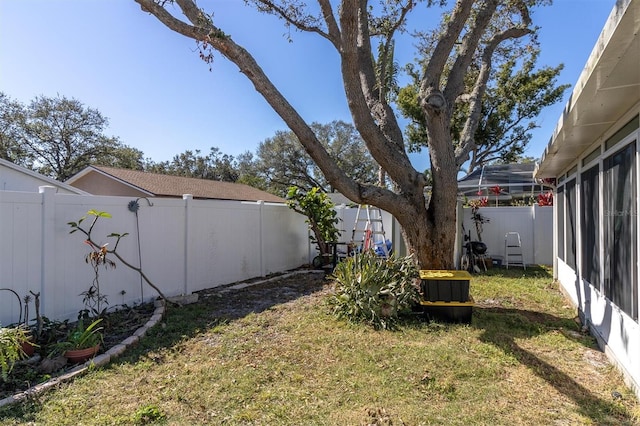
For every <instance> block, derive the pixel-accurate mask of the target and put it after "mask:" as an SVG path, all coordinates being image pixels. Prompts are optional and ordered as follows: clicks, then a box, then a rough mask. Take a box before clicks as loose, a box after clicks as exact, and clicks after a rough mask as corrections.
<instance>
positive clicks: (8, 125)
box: [0, 92, 33, 168]
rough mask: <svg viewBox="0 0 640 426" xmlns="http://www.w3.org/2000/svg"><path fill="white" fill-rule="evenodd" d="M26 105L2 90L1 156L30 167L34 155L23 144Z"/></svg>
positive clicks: (0, 108) (0, 104) (0, 94)
mask: <svg viewBox="0 0 640 426" xmlns="http://www.w3.org/2000/svg"><path fill="white" fill-rule="evenodd" d="M24 113H25V111H24V106H23V105H22V104H21V103H20V102H17V101H15V100H12V99H11V98H9V96H7V95H6V94H5V93H3V92H0V158H2V159H4V160H7V161H11V162H12V163H15V164H18V165H21V166H25V167H28V168H30V167H31V164H32V163H33V158H32V156H31V155H30V154H29V153H28V152H27V151H26V150H25V149H24V147H23V146H22V145H21V137H22V131H21V130H22V127H21V123H22V122H23V121H24Z"/></svg>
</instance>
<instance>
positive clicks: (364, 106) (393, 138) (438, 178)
mask: <svg viewBox="0 0 640 426" xmlns="http://www.w3.org/2000/svg"><path fill="white" fill-rule="evenodd" d="M135 1H136V2H137V3H139V4H140V5H141V7H142V9H143V10H144V11H147V12H149V13H151V14H152V15H153V16H155V17H156V18H157V19H158V20H159V21H160V22H161V23H162V24H164V25H165V26H167V27H168V28H170V29H171V30H173V31H175V32H177V33H179V34H182V35H183V36H186V37H189V38H192V39H194V40H196V41H197V42H198V44H199V45H200V47H201V48H202V49H204V52H203V51H201V55H202V56H203V58H205V59H209V58H211V56H210V55H211V54H212V53H213V51H217V52H219V53H220V54H221V55H222V56H224V57H225V58H227V59H228V60H229V61H231V62H233V63H234V64H235V65H236V66H238V68H239V69H240V72H242V73H243V74H244V75H246V76H247V78H248V79H249V80H251V82H252V84H253V85H254V87H255V88H256V90H257V91H258V92H259V93H260V94H261V95H262V96H263V97H264V99H265V100H266V101H267V103H268V104H269V105H270V106H271V107H272V108H273V109H274V110H275V111H276V113H277V114H279V116H280V117H281V118H282V119H283V120H284V122H285V123H286V124H287V126H288V127H289V128H290V129H291V130H292V131H293V132H294V133H295V134H296V136H297V138H298V140H299V141H300V143H301V144H302V145H303V146H304V148H305V150H306V151H307V152H308V153H309V155H310V156H311V158H312V159H313V160H314V162H315V163H316V164H317V165H318V167H320V169H321V170H322V171H323V173H324V175H325V177H326V179H327V181H328V182H329V183H330V184H331V185H332V186H333V187H334V188H337V189H338V190H339V191H340V192H342V193H343V194H344V195H346V196H347V197H348V198H349V199H351V200H353V201H354V202H357V203H362V204H372V205H376V206H378V207H380V208H382V209H384V210H386V211H388V212H390V213H391V214H393V216H395V218H396V219H397V220H398V222H399V223H400V225H401V226H402V229H403V235H404V239H405V242H406V244H407V246H408V247H409V249H410V250H411V251H412V252H415V254H416V258H417V261H418V263H419V266H420V267H421V268H431V269H451V268H452V267H453V265H454V259H453V253H454V245H455V233H456V225H455V224H456V198H457V179H456V178H457V173H458V170H459V167H460V165H461V164H463V163H464V162H465V161H467V160H468V158H469V154H470V153H471V152H472V151H473V149H474V143H475V142H474V134H475V133H476V129H477V127H478V123H479V121H480V117H481V116H482V111H481V110H482V98H483V95H484V93H485V90H486V87H487V82H488V81H489V79H490V76H491V71H492V59H493V57H494V54H495V53H496V50H497V49H499V48H503V49H504V48H508V45H509V44H510V43H517V42H518V40H519V39H521V38H527V37H526V36H528V35H531V34H533V33H534V31H535V29H534V28H533V27H532V26H531V19H530V8H532V7H534V6H537V5H539V4H541V3H548V2H549V1H548V0H457V1H455V2H453V1H452V2H446V1H442V3H452V5H451V10H450V12H449V13H448V14H447V15H446V19H445V20H444V21H443V22H444V24H443V26H442V28H441V29H439V30H440V31H438V36H437V37H435V38H434V40H433V46H431V47H430V51H429V57H428V60H427V61H426V62H425V64H424V68H423V69H422V70H421V75H420V79H419V92H418V99H419V105H420V108H421V111H422V114H423V115H424V119H425V120H424V121H425V128H426V133H427V138H428V142H429V157H430V161H431V174H432V185H433V186H432V193H431V197H430V198H429V199H428V200H426V199H425V186H426V179H425V176H424V174H423V173H420V172H418V171H417V170H415V168H414V167H413V166H412V164H411V162H410V161H409V157H408V155H407V146H406V143H405V140H404V138H403V132H402V128H401V125H400V124H399V122H398V118H397V115H396V113H395V111H394V109H393V108H392V106H391V105H390V103H389V100H388V96H386V94H385V93H382V92H384V91H386V90H387V89H388V87H387V86H386V85H385V84H380V78H379V76H380V73H379V72H378V70H379V69H380V66H381V65H384V64H383V63H384V61H385V60H387V61H392V60H393V58H392V55H387V56H386V57H377V56H376V52H377V51H378V50H377V49H376V48H372V46H375V45H376V41H377V42H378V46H379V45H380V43H381V42H382V45H383V46H393V40H394V39H395V38H396V36H397V35H398V33H399V32H400V31H402V30H403V29H405V28H406V27H405V24H406V20H407V18H408V17H409V16H410V14H411V13H412V12H414V11H415V10H416V9H417V8H418V7H421V6H424V5H425V4H427V5H429V4H431V3H433V1H431V0H427V1H419V0H387V1H383V2H370V1H367V0H342V1H339V2H337V1H331V0H316V3H317V6H318V8H319V11H320V13H319V14H314V13H313V11H312V9H308V8H307V5H306V4H305V2H304V1H301V0H247V3H251V4H253V5H254V6H256V7H258V8H259V9H260V10H262V11H265V12H267V13H272V14H275V15H278V16H279V17H281V18H282V19H284V20H285V22H287V23H288V24H289V25H291V26H293V27H295V28H297V29H299V30H301V31H306V32H309V33H314V34H317V35H318V36H319V37H323V38H324V39H325V40H326V41H327V42H328V43H329V44H331V45H332V46H333V47H334V48H335V50H336V52H337V53H338V54H339V56H340V69H338V70H336V72H339V73H340V74H341V77H342V81H343V84H344V93H345V97H346V100H347V103H348V106H349V109H350V111H351V115H352V119H353V123H354V125H355V127H356V129H357V130H358V132H359V133H360V136H361V137H362V139H363V140H364V141H365V143H366V145H367V148H368V149H369V152H370V153H371V156H372V157H373V158H374V159H375V161H376V162H377V163H378V164H379V165H380V166H381V168H382V170H383V171H384V172H385V173H386V174H387V176H388V177H389V178H390V179H391V180H393V182H394V185H393V189H388V188H384V187H381V186H376V185H371V184H365V183H360V182H357V181H355V180H354V179H351V178H349V177H348V176H347V174H345V172H344V171H343V170H342V169H341V168H340V167H339V165H338V163H337V162H336V161H335V160H334V158H333V157H332V156H331V155H330V154H329V153H328V152H327V150H326V149H325V147H324V145H323V144H322V143H321V142H320V141H319V140H318V136H317V135H316V134H315V132H314V131H313V129H312V128H311V126H310V125H309V124H308V123H307V122H305V120H304V119H303V117H301V116H300V114H299V113H298V112H297V110H296V108H295V107H294V106H293V105H291V104H290V103H289V101H288V100H287V99H286V98H285V97H284V95H283V94H282V93H281V92H280V91H279V90H278V88H277V87H276V86H275V85H274V84H273V83H272V81H271V80H270V79H269V78H268V77H267V75H265V73H264V71H263V70H262V68H261V67H260V66H259V64H258V63H257V62H256V60H255V59H254V57H253V56H252V55H251V54H250V53H249V52H248V51H247V50H246V49H245V48H243V47H242V46H240V45H238V44H237V43H236V42H235V41H234V40H233V37H232V35H229V34H227V33H226V32H225V29H224V28H219V27H218V26H217V25H216V23H215V22H214V19H213V16H214V12H215V10H209V11H204V10H201V9H200V8H199V7H198V6H197V5H196V3H195V2H194V1H193V0H174V1H168V0H163V1H158V0H135ZM373 3H375V4H373ZM381 3H383V4H382V7H379V6H381ZM173 4H176V5H177V6H178V8H177V9H176V8H173V7H171V6H172V5H173ZM178 10H179V12H178ZM172 12H173V13H172ZM378 12H379V13H378ZM374 14H376V15H374ZM253 30H254V29H251V28H247V31H253ZM424 30H425V31H426V29H424ZM376 38H377V40H376ZM380 38H382V40H380ZM532 41H534V40H533V39H532ZM397 46H398V45H397V44H395V48H396V49H397ZM207 50H208V52H207ZM381 61H382V63H381ZM472 65H473V67H472ZM469 77H472V78H473V82H472V84H468V82H467V81H466V79H467V78H469ZM467 89H470V90H467ZM310 91H313V88H310ZM463 96H464V98H465V99H466V101H467V102H468V115H467V118H466V120H465V122H464V125H463V127H462V129H461V130H460V136H459V138H458V139H459V140H458V142H459V143H457V144H455V145H454V143H453V141H452V136H451V133H452V132H451V126H452V118H453V113H454V109H455V104H456V101H457V100H458V99H459V98H461V97H463Z"/></svg>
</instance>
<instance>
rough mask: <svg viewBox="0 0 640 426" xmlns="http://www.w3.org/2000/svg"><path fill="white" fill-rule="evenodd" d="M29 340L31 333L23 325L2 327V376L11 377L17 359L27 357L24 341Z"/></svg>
mask: <svg viewBox="0 0 640 426" xmlns="http://www.w3.org/2000/svg"><path fill="white" fill-rule="evenodd" d="M28 340H29V333H28V331H27V330H26V329H25V328H23V327H9V328H3V327H0V378H2V380H3V381H5V382H6V381H7V380H8V379H9V373H10V372H11V370H12V369H13V365H14V364H15V362H16V361H19V360H20V359H22V358H26V357H27V356H26V355H25V353H24V351H23V350H22V343H23V342H26V341H28Z"/></svg>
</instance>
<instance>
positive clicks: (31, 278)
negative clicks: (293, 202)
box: [0, 187, 312, 325]
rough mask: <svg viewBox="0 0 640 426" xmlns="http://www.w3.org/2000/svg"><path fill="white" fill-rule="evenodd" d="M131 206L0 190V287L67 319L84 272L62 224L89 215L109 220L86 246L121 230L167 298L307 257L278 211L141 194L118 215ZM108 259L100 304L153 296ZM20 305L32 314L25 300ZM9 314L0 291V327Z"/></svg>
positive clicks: (14, 311) (291, 221)
mask: <svg viewBox="0 0 640 426" xmlns="http://www.w3.org/2000/svg"><path fill="white" fill-rule="evenodd" d="M131 201H134V199H133V198H132V197H113V196H108V197H107V196H84V195H69V194H60V193H56V191H55V188H52V187H42V188H41V192H40V193H28V192H10V191H0V241H2V244H1V245H0V288H10V289H13V290H14V291H16V292H17V293H18V294H19V295H20V296H21V297H24V296H25V295H27V294H29V293H30V291H33V292H34V293H38V292H39V293H40V300H41V313H42V315H44V316H47V317H48V318H50V319H58V320H61V319H67V318H68V319H75V318H76V316H77V314H78V311H79V310H81V309H83V307H84V305H83V303H82V296H80V293H82V292H83V291H86V290H87V289H88V288H89V286H90V285H91V282H92V279H93V269H92V267H91V266H90V265H88V264H86V263H85V256H86V254H87V253H88V250H89V247H88V246H87V245H86V244H84V243H83V241H84V236H83V235H82V234H81V233H80V232H76V233H74V234H69V231H70V230H71V228H70V227H69V225H68V222H71V221H77V220H78V219H79V218H80V217H82V216H85V215H86V213H87V211H88V210H91V209H93V210H98V211H106V212H108V213H110V214H111V215H112V218H101V219H100V220H99V221H98V223H97V225H96V227H95V229H94V230H93V234H92V236H93V238H94V240H95V241H96V242H97V243H99V244H104V243H109V244H110V247H111V248H112V247H113V244H114V243H115V238H107V235H109V234H110V233H113V232H115V233H125V232H126V233H128V234H129V235H127V236H126V237H124V238H123V239H122V240H121V242H120V245H119V246H118V249H117V251H118V253H119V254H121V255H122V256H123V258H124V259H125V260H127V261H128V262H130V263H131V264H133V265H135V266H139V265H141V266H142V269H143V271H144V272H145V274H146V275H147V276H148V277H149V279H150V280H151V281H152V282H153V283H154V284H155V285H156V286H158V287H159V288H160V289H161V290H162V292H163V293H164V294H165V295H166V296H168V297H170V296H176V295H181V294H189V293H192V292H194V291H198V290H202V289H205V288H210V287H215V286H218V285H222V284H227V283H232V282H236V281H241V280H244V279H248V278H252V277H257V276H265V275H267V274H269V273H273V272H280V271H285V270H289V269H293V268H297V267H299V266H301V265H304V264H307V263H308V262H309V256H310V255H312V253H310V252H309V239H308V231H307V226H306V224H305V223H304V219H305V218H304V217H303V216H302V215H300V214H298V213H295V212H293V211H292V210H291V209H289V208H288V207H287V206H285V205H281V204H268V203H263V202H257V203H256V202H237V201H217V200H193V199H192V198H191V196H185V197H184V198H183V199H166V198H151V199H150V201H151V203H152V204H153V205H152V206H151V205H149V204H148V203H147V201H146V199H139V200H138V204H139V206H140V208H139V210H138V211H137V214H136V213H134V212H132V211H130V210H129V209H128V204H129V202H131ZM90 219H91V218H90V217H89V218H88V219H87V220H85V221H84V223H83V226H89V225H90ZM138 244H139V245H138ZM112 259H114V258H113V257H112ZM116 263H117V267H116V269H104V268H101V269H100V289H101V292H102V293H104V294H105V295H106V296H107V298H108V302H109V305H110V306H116V305H120V304H129V305H131V304H134V303H139V302H141V301H148V300H151V299H153V298H155V297H156V296H157V294H156V293H155V291H154V290H153V289H152V288H151V287H149V286H148V285H147V284H146V283H144V282H142V280H141V279H140V276H139V275H138V273H137V272H135V271H133V270H131V269H129V268H127V267H126V266H124V265H123V264H121V263H120V262H117V261H116ZM30 309H31V312H30V317H31V318H33V317H34V315H35V312H34V306H33V303H31V308H30ZM19 315H20V314H19V305H18V301H17V299H16V297H15V296H14V295H13V294H12V293H10V292H8V291H0V324H5V325H6V324H10V323H13V322H16V321H18V319H19Z"/></svg>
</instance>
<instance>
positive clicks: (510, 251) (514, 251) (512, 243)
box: [504, 232, 527, 270]
mask: <svg viewBox="0 0 640 426" xmlns="http://www.w3.org/2000/svg"><path fill="white" fill-rule="evenodd" d="M504 260H505V266H506V268H507V269H509V265H511V266H522V268H523V269H525V270H526V269H527V266H526V265H525V263H524V259H523V257H522V241H521V240H520V234H519V233H517V232H507V233H506V234H504Z"/></svg>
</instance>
